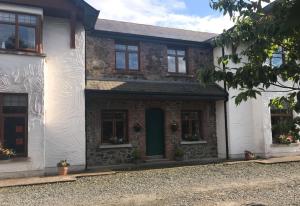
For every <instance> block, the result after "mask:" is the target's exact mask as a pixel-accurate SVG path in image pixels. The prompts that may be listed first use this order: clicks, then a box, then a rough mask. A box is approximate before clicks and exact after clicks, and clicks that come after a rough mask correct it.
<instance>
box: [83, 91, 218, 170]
mask: <svg viewBox="0 0 300 206" xmlns="http://www.w3.org/2000/svg"><path fill="white" fill-rule="evenodd" d="M86 98H87V100H86V108H87V111H86V128H87V130H86V133H87V165H88V166H89V167H94V166H103V165H114V164H123V163H129V162H130V160H131V156H130V155H131V153H132V150H133V149H134V148H138V150H139V151H140V152H141V155H142V158H143V159H145V158H146V132H145V130H146V129H145V125H146V124H145V111H146V109H147V108H160V109H162V110H163V111H164V113H165V128H164V130H165V131H164V132H165V158H167V159H170V160H172V159H174V150H175V147H176V146H178V145H181V125H180V122H181V120H180V119H181V111H182V110H200V111H202V123H203V135H204V138H205V141H206V143H205V144H201V145H181V147H182V148H183V150H184V151H185V153H186V155H185V160H194V159H201V158H213V157H217V138H216V118H215V103H214V102H209V101H194V102H187V101H154V100H148V101H145V100H122V99H105V100H104V99H103V98H101V96H97V95H94V96H92V95H91V94H89V95H87V97H86ZM102 110H127V111H128V134H129V143H130V145H128V147H126V148H124V147H122V148H103V145H101V111H102ZM173 121H176V122H177V123H178V125H179V129H178V130H177V131H176V132H172V130H171V128H170V125H171V123H172V122H173ZM136 123H139V124H140V125H141V126H142V130H141V131H140V132H136V131H134V129H133V126H134V125H135V124H136Z"/></svg>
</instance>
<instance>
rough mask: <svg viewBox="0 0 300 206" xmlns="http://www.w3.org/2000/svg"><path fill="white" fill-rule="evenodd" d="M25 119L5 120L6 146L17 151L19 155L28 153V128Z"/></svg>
mask: <svg viewBox="0 0 300 206" xmlns="http://www.w3.org/2000/svg"><path fill="white" fill-rule="evenodd" d="M25 122H26V118H25V117H5V118H4V146H5V147H6V148H9V149H13V150H15V152H16V153H17V155H25V153H26V147H27V145H26V139H25V138H26V128H25V125H26V124H25Z"/></svg>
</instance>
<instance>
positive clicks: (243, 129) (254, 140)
mask: <svg viewBox="0 0 300 206" xmlns="http://www.w3.org/2000/svg"><path fill="white" fill-rule="evenodd" d="M229 52H230V48H225V54H229ZM221 56H222V49H221V48H215V49H214V61H215V62H214V63H215V65H216V66H218V67H220V69H221V66H220V65H218V58H219V57H221ZM244 60H245V59H244ZM227 66H229V67H236V66H239V65H234V64H233V63H231V62H230V63H229V64H228V65H227ZM220 86H223V83H220ZM228 92H229V100H228V103H227V121H228V139H229V140H228V142H229V156H230V158H242V157H243V156H244V151H245V150H249V151H252V152H255V153H256V154H259V155H262V156H263V155H264V137H263V129H262V128H263V125H262V123H261V118H260V117H259V115H260V112H259V107H258V106H259V105H260V103H259V101H260V100H254V99H251V100H248V101H247V102H242V103H241V104H240V105H236V104H235V100H234V98H233V97H234V96H236V95H237V94H238V91H237V90H233V89H230V90H229V91H228ZM217 118H218V116H217ZM218 121H220V120H218V119H217V122H218ZM224 132H225V131H224ZM224 135H225V134H224ZM221 144H223V143H220V145H221Z"/></svg>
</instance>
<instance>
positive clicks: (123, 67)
mask: <svg viewBox="0 0 300 206" xmlns="http://www.w3.org/2000/svg"><path fill="white" fill-rule="evenodd" d="M115 50H116V69H117V70H119V71H138V70H139V47H138V46H137V45H128V44H116V46H115Z"/></svg>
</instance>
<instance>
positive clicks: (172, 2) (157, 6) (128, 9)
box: [87, 0, 233, 33]
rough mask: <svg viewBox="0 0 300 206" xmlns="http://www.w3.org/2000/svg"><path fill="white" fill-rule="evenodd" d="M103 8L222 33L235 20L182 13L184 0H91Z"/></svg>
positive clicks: (135, 18)
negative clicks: (180, 12)
mask: <svg viewBox="0 0 300 206" xmlns="http://www.w3.org/2000/svg"><path fill="white" fill-rule="evenodd" d="M87 2H89V3H90V4H91V5H93V6H94V7H95V8H97V9H99V10H100V11H101V13H100V18H103V19H113V20H119V21H128V22H134V23H142V24H150V25H159V26H167V27H173V28H179V29H189V30H195V31H203V32H213V33H221V32H222V31H223V30H224V29H228V28H230V27H231V26H232V25H233V23H232V22H231V21H230V19H229V17H223V16H205V17H200V16H192V15H183V14H179V13H178V11H181V10H184V9H186V4H185V2H184V1H183V0H87Z"/></svg>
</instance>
